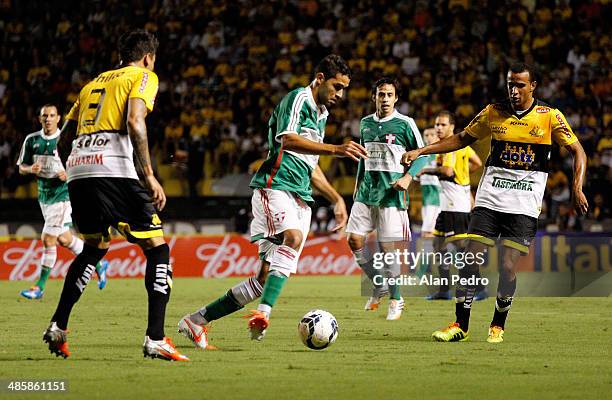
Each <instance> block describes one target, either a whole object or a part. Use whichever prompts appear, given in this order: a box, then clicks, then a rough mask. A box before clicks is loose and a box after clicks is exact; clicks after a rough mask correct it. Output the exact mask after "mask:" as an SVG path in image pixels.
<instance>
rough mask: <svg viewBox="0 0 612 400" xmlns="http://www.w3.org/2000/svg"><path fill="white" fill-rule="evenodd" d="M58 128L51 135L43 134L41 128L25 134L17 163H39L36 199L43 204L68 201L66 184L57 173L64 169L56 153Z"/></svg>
mask: <svg viewBox="0 0 612 400" xmlns="http://www.w3.org/2000/svg"><path fill="white" fill-rule="evenodd" d="M59 136H60V130H59V129H58V130H57V131H56V132H55V133H54V134H52V135H49V136H47V135H45V134H44V132H43V131H42V129H41V130H40V131H38V132H34V133H30V134H29V135H28V136H26V138H25V140H24V142H23V145H22V146H21V152H20V153H19V159H18V160H17V165H21V164H26V165H33V164H35V163H38V164H40V165H41V170H40V173H39V174H38V179H37V181H38V201H39V202H41V203H43V204H53V203H59V202H60V201H70V197H69V196H68V185H67V184H66V182H64V181H62V180H60V179H59V178H58V177H57V174H58V173H59V172H60V171H63V170H64V166H63V165H62V161H61V160H60V158H59V155H58V153H57V142H58V140H59Z"/></svg>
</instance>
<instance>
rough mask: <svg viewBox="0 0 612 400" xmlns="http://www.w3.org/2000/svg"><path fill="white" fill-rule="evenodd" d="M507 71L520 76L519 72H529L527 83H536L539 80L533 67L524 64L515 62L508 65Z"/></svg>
mask: <svg viewBox="0 0 612 400" xmlns="http://www.w3.org/2000/svg"><path fill="white" fill-rule="evenodd" d="M508 71H510V72H512V73H515V74H520V73H521V72H529V82H537V81H539V80H540V77H539V76H538V71H537V70H536V68H535V67H534V66H533V65H531V64H527V63H524V62H515V63H512V64H510V67H508Z"/></svg>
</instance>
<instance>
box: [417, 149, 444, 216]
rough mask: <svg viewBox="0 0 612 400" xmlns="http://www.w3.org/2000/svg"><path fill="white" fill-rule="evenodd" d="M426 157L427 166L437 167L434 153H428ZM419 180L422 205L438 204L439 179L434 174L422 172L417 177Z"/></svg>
mask: <svg viewBox="0 0 612 400" xmlns="http://www.w3.org/2000/svg"><path fill="white" fill-rule="evenodd" d="M426 157H427V161H428V162H427V164H426V166H427V167H434V168H435V167H437V166H438V163H437V162H436V155H435V154H430V155H428V156H426ZM419 179H420V181H421V193H422V195H423V205H424V206H439V205H440V180H439V179H438V177H437V176H436V175H430V174H423V175H421V177H420V178H419Z"/></svg>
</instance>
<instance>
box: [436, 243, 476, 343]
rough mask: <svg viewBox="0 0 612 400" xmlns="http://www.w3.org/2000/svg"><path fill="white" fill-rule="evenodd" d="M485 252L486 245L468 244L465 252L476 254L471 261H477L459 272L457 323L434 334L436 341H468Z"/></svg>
mask: <svg viewBox="0 0 612 400" xmlns="http://www.w3.org/2000/svg"><path fill="white" fill-rule="evenodd" d="M485 251H486V245H485V244H483V243H480V242H477V241H473V240H470V241H469V242H468V245H467V248H466V249H465V252H466V253H468V254H469V253H472V254H474V256H471V257H470V259H472V260H475V261H474V263H473V264H470V265H467V264H466V265H465V266H464V267H463V268H461V269H459V270H458V271H459V272H458V275H459V279H460V281H459V282H458V283H457V286H456V289H455V322H453V323H451V324H450V325H449V326H447V327H446V328H444V329H441V330H438V331H435V332H434V333H433V334H432V337H433V339H434V340H436V341H439V342H462V341H464V340H467V338H468V332H469V323H470V313H471V309H472V303H473V302H474V294H475V293H476V287H477V282H478V281H477V278H478V277H479V276H480V274H479V270H480V267H481V266H482V265H481V264H482V263H480V261H479V260H484V257H482V254H484V252H485ZM477 254H481V257H479V258H478V257H476V255H477ZM464 259H465V257H464Z"/></svg>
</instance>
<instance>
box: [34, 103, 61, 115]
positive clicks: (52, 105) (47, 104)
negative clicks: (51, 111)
mask: <svg viewBox="0 0 612 400" xmlns="http://www.w3.org/2000/svg"><path fill="white" fill-rule="evenodd" d="M47 107H53V108H55V111H57V112H58V114H59V107H58V106H56V105H55V104H53V103H46V104H43V105H42V106H40V108H39V109H38V115H40V113H41V112H42V110H43V108H47Z"/></svg>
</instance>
